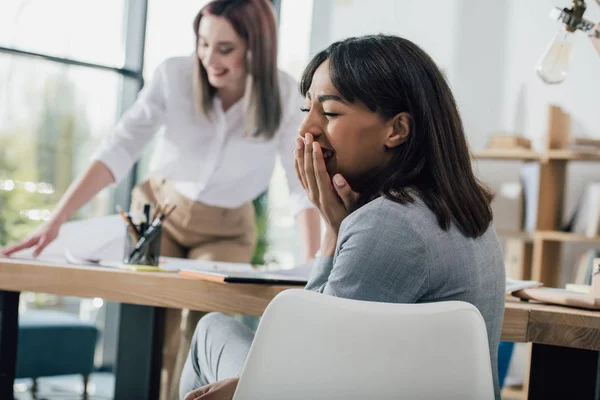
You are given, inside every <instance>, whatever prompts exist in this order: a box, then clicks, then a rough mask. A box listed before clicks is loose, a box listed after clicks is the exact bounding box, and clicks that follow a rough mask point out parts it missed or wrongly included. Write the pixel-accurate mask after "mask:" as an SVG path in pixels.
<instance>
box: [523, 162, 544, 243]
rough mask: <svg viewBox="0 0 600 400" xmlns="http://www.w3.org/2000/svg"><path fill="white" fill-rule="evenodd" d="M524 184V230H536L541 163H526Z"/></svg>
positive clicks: (524, 166)
mask: <svg viewBox="0 0 600 400" xmlns="http://www.w3.org/2000/svg"><path fill="white" fill-rule="evenodd" d="M521 183H522V185H523V212H524V220H523V230H524V231H526V232H533V231H535V227H536V224H537V214H538V198H539V192H540V164H539V163H525V164H524V165H523V168H521Z"/></svg>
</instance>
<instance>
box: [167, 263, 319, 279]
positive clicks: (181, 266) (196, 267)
mask: <svg viewBox="0 0 600 400" xmlns="http://www.w3.org/2000/svg"><path fill="white" fill-rule="evenodd" d="M160 267H161V268H163V269H167V270H175V271H177V270H181V271H191V272H217V273H223V274H246V273H253V272H256V273H269V274H276V275H280V276H286V277H290V278H302V279H305V280H308V276H309V275H310V270H311V267H312V263H310V264H306V265H301V266H298V267H296V268H292V269H281V268H271V267H265V266H253V265H251V264H243V263H230V262H220V261H203V260H188V259H183V258H174V257H161V258H160ZM240 276H241V275H240ZM244 276H250V275H247V274H246V275H244Z"/></svg>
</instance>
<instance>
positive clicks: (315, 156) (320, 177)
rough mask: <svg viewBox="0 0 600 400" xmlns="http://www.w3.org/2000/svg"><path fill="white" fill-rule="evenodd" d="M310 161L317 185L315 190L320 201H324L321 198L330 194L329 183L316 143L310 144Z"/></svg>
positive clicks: (321, 155)
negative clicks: (317, 191)
mask: <svg viewBox="0 0 600 400" xmlns="http://www.w3.org/2000/svg"><path fill="white" fill-rule="evenodd" d="M312 161H313V174H314V176H315V181H316V183H317V189H318V190H319V195H320V196H321V199H320V201H321V202H323V200H325V199H324V198H323V197H324V196H327V195H328V194H329V193H332V190H331V181H330V178H329V173H328V172H327V167H325V160H324V159H323V150H322V149H321V146H320V145H319V143H317V142H313V143H312Z"/></svg>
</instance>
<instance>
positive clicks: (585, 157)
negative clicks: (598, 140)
mask: <svg viewBox="0 0 600 400" xmlns="http://www.w3.org/2000/svg"><path fill="white" fill-rule="evenodd" d="M544 156H546V157H547V158H549V159H551V160H569V161H600V152H598V153H584V152H580V151H572V150H550V151H549V152H548V153H547V154H545V155H542V157H544Z"/></svg>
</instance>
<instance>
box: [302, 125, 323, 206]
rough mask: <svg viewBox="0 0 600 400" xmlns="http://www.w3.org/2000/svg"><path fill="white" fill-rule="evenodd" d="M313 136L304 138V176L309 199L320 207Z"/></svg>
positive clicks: (307, 135)
mask: <svg viewBox="0 0 600 400" xmlns="http://www.w3.org/2000/svg"><path fill="white" fill-rule="evenodd" d="M312 144H313V136H312V135H311V134H310V133H307V134H306V135H305V136H304V176H305V177H306V185H307V186H308V198H309V199H310V201H312V202H313V203H314V204H315V205H317V206H318V205H319V204H318V202H319V187H318V186H317V179H316V177H315V172H314V168H313V155H312V153H313V151H312V149H313V145H312Z"/></svg>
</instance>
